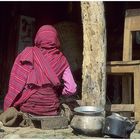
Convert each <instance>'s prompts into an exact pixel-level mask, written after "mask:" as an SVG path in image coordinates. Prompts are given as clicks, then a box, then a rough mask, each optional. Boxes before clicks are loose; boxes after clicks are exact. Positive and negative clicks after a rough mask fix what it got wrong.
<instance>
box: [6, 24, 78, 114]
mask: <svg viewBox="0 0 140 140" xmlns="http://www.w3.org/2000/svg"><path fill="white" fill-rule="evenodd" d="M59 48H60V42H59V39H58V35H57V31H56V29H55V28H54V27H53V26H51V25H44V26H42V27H41V28H40V29H39V30H38V32H37V34H36V37H35V45H34V46H32V47H26V48H25V49H24V50H23V51H22V52H21V53H20V54H19V55H18V56H17V58H16V60H15V62H14V65H13V68H12V71H11V75H10V81H9V89H8V93H7V94H6V96H5V99H4V110H7V108H9V107H15V108H16V109H17V110H19V111H22V112H25V113H30V114H33V115H39V116H42V115H59V113H60V100H59V92H58V91H59V90H58V89H59V87H60V86H61V85H62V84H63V85H64V86H63V87H64V88H63V90H62V95H66V96H70V95H74V94H75V93H76V87H77V85H76V83H75V81H74V78H73V76H72V73H71V70H70V66H69V64H68V61H67V59H66V57H65V56H64V55H63V54H62V52H60V50H59Z"/></svg>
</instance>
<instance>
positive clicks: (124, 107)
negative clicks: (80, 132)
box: [105, 104, 135, 112]
mask: <svg viewBox="0 0 140 140" xmlns="http://www.w3.org/2000/svg"><path fill="white" fill-rule="evenodd" d="M105 110H106V111H109V112H127V111H128V112H134V111H135V109H134V104H112V105H106V107H105Z"/></svg>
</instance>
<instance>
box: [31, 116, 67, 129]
mask: <svg viewBox="0 0 140 140" xmlns="http://www.w3.org/2000/svg"><path fill="white" fill-rule="evenodd" d="M29 117H30V119H31V120H32V122H33V125H34V127H36V128H41V129H44V130H50V129H65V128H68V119H67V118H66V117H64V116H33V115H30V116H29Z"/></svg>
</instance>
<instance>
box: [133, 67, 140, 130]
mask: <svg viewBox="0 0 140 140" xmlns="http://www.w3.org/2000/svg"><path fill="white" fill-rule="evenodd" d="M134 104H135V120H136V121H138V122H139V123H138V124H137V129H139V130H140V68H139V67H138V69H137V71H136V72H135V73H134Z"/></svg>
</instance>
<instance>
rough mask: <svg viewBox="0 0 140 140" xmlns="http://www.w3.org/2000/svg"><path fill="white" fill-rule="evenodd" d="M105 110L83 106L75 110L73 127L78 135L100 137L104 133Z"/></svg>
mask: <svg viewBox="0 0 140 140" xmlns="http://www.w3.org/2000/svg"><path fill="white" fill-rule="evenodd" d="M103 111H104V109H103V108H100V107H93V106H81V107H76V108H75V109H74V116H73V118H72V121H71V124H70V125H71V127H72V128H73V130H74V131H75V132H77V133H81V134H85V135H92V136H99V135H101V132H102V126H103V121H104V117H103V115H102V113H103Z"/></svg>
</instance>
